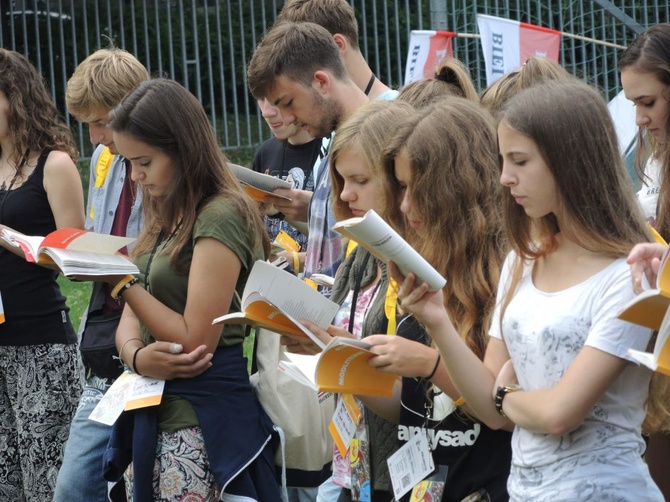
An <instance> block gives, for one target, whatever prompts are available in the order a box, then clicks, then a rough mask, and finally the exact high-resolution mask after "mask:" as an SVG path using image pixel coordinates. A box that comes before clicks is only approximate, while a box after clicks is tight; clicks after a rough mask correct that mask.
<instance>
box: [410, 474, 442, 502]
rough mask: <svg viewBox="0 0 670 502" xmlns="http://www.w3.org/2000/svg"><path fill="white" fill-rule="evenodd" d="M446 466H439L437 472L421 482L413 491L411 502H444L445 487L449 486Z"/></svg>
mask: <svg viewBox="0 0 670 502" xmlns="http://www.w3.org/2000/svg"><path fill="white" fill-rule="evenodd" d="M448 471H449V468H448V467H447V466H446V465H438V466H437V467H436V468H435V471H434V472H433V473H432V474H431V475H430V476H428V477H427V478H426V479H424V480H423V481H419V482H418V483H417V484H416V485H414V488H413V489H412V495H410V497H409V502H433V501H435V502H437V501H439V500H442V494H443V493H444V486H445V485H446V484H447V472H448Z"/></svg>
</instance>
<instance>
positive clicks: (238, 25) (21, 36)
mask: <svg viewBox="0 0 670 502" xmlns="http://www.w3.org/2000/svg"><path fill="white" fill-rule="evenodd" d="M283 3H284V2H283V0H228V1H225V0H13V1H12V0H0V45H2V46H3V47H6V48H9V49H13V50H17V51H19V52H22V53H23V54H25V55H26V56H27V57H28V58H29V59H30V60H31V61H32V62H33V63H34V64H35V65H36V66H37V67H38V68H39V70H40V71H41V72H42V74H43V75H44V77H45V78H46V80H47V83H48V85H49V86H50V90H51V93H52V95H53V96H54V100H55V101H56V103H57V105H58V107H59V108H60V109H61V110H63V112H65V103H64V89H65V84H66V82H67V79H68V77H69V76H70V75H71V74H72V72H73V70H74V68H75V67H76V66H77V64H78V63H79V62H80V61H81V60H83V59H84V58H85V57H86V56H87V55H88V54H90V53H91V52H93V51H94V50H96V49H98V48H100V47H105V46H108V45H109V44H110V43H114V44H115V45H117V46H119V47H122V48H124V49H127V50H128V51H130V52H132V53H133V54H135V55H136V56H137V57H138V59H139V60H140V61H142V63H144V64H145V65H146V67H147V68H148V69H149V71H150V73H151V74H152V75H154V76H158V75H160V76H166V77H169V78H173V79H175V80H177V81H179V82H181V83H182V84H183V85H185V86H186V87H188V88H189V89H190V90H191V91H192V92H193V93H194V94H195V95H196V96H197V97H198V99H199V100H200V101H201V102H202V103H203V105H204V106H205V108H206V110H207V112H208V114H209V116H210V118H211V121H212V125H213V126H214V127H215V129H216V131H217V133H218V136H219V142H220V144H221V145H222V146H223V148H225V149H229V150H230V149H232V150H234V149H245V148H246V149H249V148H253V147H255V146H256V145H258V144H259V143H260V142H261V141H262V140H263V139H265V138H267V137H268V136H269V131H268V129H267V128H266V127H265V123H264V121H263V120H262V118H261V116H260V114H259V113H258V110H257V107H256V103H255V102H254V101H253V99H252V98H251V97H250V96H249V93H248V90H247V86H246V79H245V74H246V62H247V61H248V58H249V56H250V54H251V52H252V50H253V48H254V47H255V45H256V43H257V42H258V41H259V40H260V38H261V37H262V36H263V33H264V32H265V31H266V30H267V29H268V27H269V26H271V25H272V23H273V22H274V19H275V17H276V13H277V12H278V11H279V10H280V9H281V6H282V5H283ZM350 3H351V4H352V5H353V6H354V8H355V10H356V13H357V16H358V20H359V30H360V36H361V37H360V43H361V50H362V51H363V54H364V55H365V57H366V58H367V60H368V61H369V63H370V66H371V67H372V69H373V71H374V72H375V73H376V74H377V75H378V76H379V77H380V78H381V79H382V80H383V81H385V82H386V83H387V84H389V85H391V86H392V87H396V88H397V87H400V86H401V85H402V83H403V82H402V81H403V78H404V69H405V61H406V57H407V44H408V41H409V33H410V31H411V30H412V29H443V30H448V31H454V32H458V33H462V34H476V33H477V26H476V14H477V13H482V14H490V15H493V16H499V17H504V18H508V19H514V20H519V21H524V22H527V23H531V24H537V25H542V26H545V27H548V28H552V29H556V30H559V31H562V32H564V33H565V35H564V36H563V38H562V47H561V56H560V57H561V63H562V64H563V66H564V67H565V68H566V69H568V70H569V71H570V72H572V73H574V74H575V75H578V76H579V77H581V78H584V79H585V80H587V81H588V82H589V83H591V84H593V85H595V86H597V87H598V88H600V89H601V90H602V92H603V93H604V95H605V97H607V98H611V97H612V96H613V95H614V94H616V93H617V92H618V91H619V90H620V82H619V75H618V71H617V61H618V58H619V55H620V51H621V50H620V49H618V48H614V47H608V46H604V45H600V44H597V43H594V42H590V41H586V40H583V39H579V38H574V37H572V36H571V35H577V36H580V37H587V38H592V39H596V40H599V41H606V42H609V43H611V44H617V45H621V46H626V45H628V44H629V43H630V42H631V41H632V39H633V38H634V37H635V34H636V32H637V31H639V30H641V29H643V28H644V27H647V26H650V25H652V24H656V23H659V22H663V21H667V20H668V19H669V16H670V6H669V5H668V2H667V0H662V1H658V0H653V1H652V0H627V1H608V0H591V1H588V0H585V1H581V0H545V1H539V0H488V1H479V0H478V1H472V0H404V1H403V0H350ZM453 45H454V54H455V55H456V57H458V58H459V59H461V60H462V61H463V62H464V63H465V64H466V66H467V67H468V68H469V69H470V71H471V73H472V76H473V79H474V81H475V84H476V85H477V86H478V88H479V89H482V87H483V85H484V83H485V72H484V59H483V55H482V52H481V48H480V43H479V40H478V39H476V38H467V37H465V36H463V37H457V38H456V39H455V40H454V44H453ZM66 117H67V120H68V122H71V121H72V119H71V117H69V115H66ZM71 125H72V128H73V131H74V133H75V136H76V139H77V140H78V144H79V148H80V152H81V156H82V158H86V157H88V156H90V153H91V146H90V145H89V144H88V136H87V131H86V130H85V128H84V127H82V126H81V125H80V124H77V123H74V122H72V123H71Z"/></svg>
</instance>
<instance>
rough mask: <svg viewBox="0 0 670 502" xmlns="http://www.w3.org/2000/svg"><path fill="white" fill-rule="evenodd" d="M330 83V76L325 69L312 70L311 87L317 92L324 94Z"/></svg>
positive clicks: (328, 90)
mask: <svg viewBox="0 0 670 502" xmlns="http://www.w3.org/2000/svg"><path fill="white" fill-rule="evenodd" d="M331 83H332V76H331V75H330V73H328V72H327V71H325V70H318V71H315V72H314V76H313V78H312V87H313V88H314V89H315V90H316V91H317V92H318V93H319V94H323V95H326V94H328V93H329V92H330V86H331Z"/></svg>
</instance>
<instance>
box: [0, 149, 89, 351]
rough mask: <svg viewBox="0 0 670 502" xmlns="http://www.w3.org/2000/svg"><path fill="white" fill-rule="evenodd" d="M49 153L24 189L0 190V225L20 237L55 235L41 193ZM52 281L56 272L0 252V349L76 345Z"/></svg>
mask: <svg viewBox="0 0 670 502" xmlns="http://www.w3.org/2000/svg"><path fill="white" fill-rule="evenodd" d="M49 153H50V152H49V151H46V152H44V153H42V155H40V157H39V159H38V161H37V166H36V167H35V170H34V171H33V172H32V173H31V175H30V176H29V177H28V179H27V180H26V182H25V183H24V184H23V185H21V186H20V187H18V188H16V189H14V190H11V191H9V192H8V191H7V190H0V223H2V224H3V225H7V226H8V227H10V228H13V229H14V230H17V231H19V232H21V233H23V234H25V235H41V236H44V235H47V234H48V233H49V232H53V231H54V230H56V222H55V220H54V215H53V213H52V211H51V206H50V205H49V201H48V199H47V193H46V191H45V190H44V164H45V163H46V159H47V157H48V156H49ZM56 277H57V273H56V272H53V271H51V270H49V269H46V268H43V267H40V266H38V265H35V264H34V263H29V262H27V261H25V260H24V259H23V258H20V257H18V256H16V255H15V254H13V253H11V252H9V251H7V250H6V249H4V248H0V295H2V303H3V306H4V310H5V322H4V323H3V324H0V345H5V346H6V345H37V344H44V343H75V342H76V335H75V332H74V329H73V327H72V324H71V323H70V318H69V315H68V312H69V309H68V307H67V306H66V304H65V297H64V296H63V295H62V293H61V291H60V288H59V286H58V283H57V282H56Z"/></svg>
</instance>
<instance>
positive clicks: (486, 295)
mask: <svg viewBox="0 0 670 502" xmlns="http://www.w3.org/2000/svg"><path fill="white" fill-rule="evenodd" d="M399 154H402V155H404V156H406V158H407V159H408V160H409V163H410V167H411V172H412V183H411V191H410V197H411V200H412V205H413V206H414V207H416V210H417V212H418V214H419V215H420V217H421V219H422V220H423V221H424V222H425V223H424V225H425V226H426V229H425V230H424V231H425V233H426V234H429V236H425V235H424V236H421V235H418V234H417V233H416V232H414V231H413V230H412V229H411V228H409V226H408V225H407V224H406V223H405V217H404V215H403V214H402V213H401V212H400V209H399V208H400V203H401V201H402V197H403V187H401V186H400V184H399V183H398V181H397V179H396V177H395V158H396V156H397V155H399ZM383 169H384V183H385V189H384V193H385V196H386V197H385V210H384V215H385V217H386V219H387V220H388V221H389V222H390V223H391V224H392V225H393V226H394V227H396V228H397V229H398V230H399V232H400V233H401V234H403V235H405V236H406V238H407V240H408V241H409V242H410V244H412V245H413V246H414V247H415V248H416V249H417V251H419V252H420V253H421V254H422V255H423V256H424V257H425V258H426V259H427V260H428V261H429V262H430V263H431V264H432V265H433V266H434V267H435V268H436V269H437V270H438V271H439V272H440V273H441V274H442V275H443V276H444V277H445V278H446V279H447V281H448V282H447V284H448V286H447V287H446V288H445V289H444V304H445V308H446V309H447V312H448V313H449V315H450V317H451V319H452V321H453V322H454V325H455V327H456V329H457V330H458V332H459V333H460V334H461V336H462V337H463V339H464V340H465V341H466V343H467V344H468V346H469V347H470V348H471V349H472V351H473V352H474V353H475V354H477V355H478V356H479V357H480V358H483V355H484V351H485V348H486V342H487V332H488V328H489V324H490V320H491V315H492V312H493V306H494V304H495V296H496V289H497V285H498V277H499V275H500V269H501V265H502V262H503V259H504V255H505V253H506V245H505V239H504V235H503V231H502V223H501V220H500V209H499V196H500V185H499V183H498V178H499V171H498V149H497V144H496V134H495V128H494V125H493V119H492V118H491V116H490V115H489V114H488V113H487V112H486V111H484V110H483V109H481V108H480V107H479V106H477V105H475V104H474V103H472V102H470V101H467V100H466V99H464V98H457V97H446V98H444V99H443V100H442V101H441V102H440V103H439V104H437V105H435V106H433V107H429V108H423V109H421V110H419V111H417V112H416V113H415V114H414V115H413V116H412V117H410V118H409V119H408V120H405V121H403V122H402V123H400V124H399V127H398V131H397V133H396V134H395V136H394V137H393V139H391V141H390V142H389V144H388V146H387V147H386V148H385V150H384V155H383Z"/></svg>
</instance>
